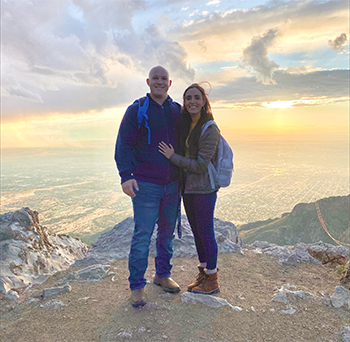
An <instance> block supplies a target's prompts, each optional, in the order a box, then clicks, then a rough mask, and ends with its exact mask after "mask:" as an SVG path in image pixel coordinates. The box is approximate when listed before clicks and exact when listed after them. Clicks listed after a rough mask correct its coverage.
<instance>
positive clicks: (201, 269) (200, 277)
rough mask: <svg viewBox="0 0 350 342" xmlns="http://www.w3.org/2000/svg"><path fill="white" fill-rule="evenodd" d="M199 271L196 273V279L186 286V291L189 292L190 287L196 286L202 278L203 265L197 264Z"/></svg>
mask: <svg viewBox="0 0 350 342" xmlns="http://www.w3.org/2000/svg"><path fill="white" fill-rule="evenodd" d="M198 271H199V273H198V274H197V277H196V280H195V281H194V282H193V283H191V284H190V285H188V286H187V291H188V292H191V291H192V289H193V288H194V287H196V286H198V285H199V284H200V283H201V282H202V281H203V279H204V267H202V266H198Z"/></svg>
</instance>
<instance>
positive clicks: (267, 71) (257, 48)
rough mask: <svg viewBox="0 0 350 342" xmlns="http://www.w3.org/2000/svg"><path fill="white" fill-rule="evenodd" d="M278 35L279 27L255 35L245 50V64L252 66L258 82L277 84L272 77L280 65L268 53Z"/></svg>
mask: <svg viewBox="0 0 350 342" xmlns="http://www.w3.org/2000/svg"><path fill="white" fill-rule="evenodd" d="M278 35H279V32H278V29H271V30H269V31H268V32H267V33H266V34H264V35H263V36H257V37H254V38H253V39H252V41H251V44H250V45H249V46H248V47H247V48H246V49H244V51H243V58H242V62H243V65H245V66H248V67H251V68H252V69H253V70H254V71H255V72H256V73H257V80H258V82H261V83H262V84H276V82H275V81H274V80H273V78H272V77H273V73H274V71H275V70H276V69H278V67H279V65H278V64H277V63H276V62H275V61H272V60H270V59H269V58H268V57H267V54H268V49H269V48H270V47H271V46H273V44H274V42H275V40H276V38H277V37H278Z"/></svg>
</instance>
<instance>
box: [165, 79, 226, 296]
mask: <svg viewBox="0 0 350 342" xmlns="http://www.w3.org/2000/svg"><path fill="white" fill-rule="evenodd" d="M208 120H214V118H213V114H212V112H211V107H210V103H209V100H208V97H207V95H206V94H205V91H204V89H203V88H202V87H201V86H200V85H198V84H196V83H195V84H192V85H190V86H189V87H188V88H187V89H186V90H185V92H184V95H183V109H182V113H181V116H180V130H179V154H177V153H175V151H174V148H173V146H171V145H167V144H166V143H164V142H163V141H162V142H161V143H160V144H159V152H160V153H162V154H163V155H164V156H165V157H167V158H168V159H169V160H170V162H171V163H172V164H174V165H177V166H179V167H180V168H181V170H182V197H183V202H184V207H185V210H186V214H187V218H188V221H189V223H190V225H191V229H192V232H193V235H194V239H195V244H196V248H197V253H198V258H199V263H200V264H199V265H198V269H199V274H198V275H197V278H196V280H195V281H194V282H193V283H192V284H190V285H189V286H188V291H190V292H194V293H203V294H214V293H218V292H220V289H219V283H218V276H217V266H216V265H217V254H218V247H217V243H216V240H215V234H214V207H215V202H216V197H217V190H218V188H219V187H218V186H216V187H215V188H214V189H212V187H211V185H210V180H209V175H208V169H207V166H208V164H209V162H210V161H214V160H215V158H216V155H217V146H218V142H219V138H220V133H219V130H218V128H217V127H216V125H210V126H209V127H208V128H207V129H206V130H205V131H204V132H203V134H202V126H203V125H204V124H205V123H206V122H207V121H208Z"/></svg>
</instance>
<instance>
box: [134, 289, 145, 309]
mask: <svg viewBox="0 0 350 342" xmlns="http://www.w3.org/2000/svg"><path fill="white" fill-rule="evenodd" d="M145 304H147V303H146V294H145V290H144V289H137V290H133V291H131V305H132V306H133V307H134V308H138V307H140V306H144V305H145Z"/></svg>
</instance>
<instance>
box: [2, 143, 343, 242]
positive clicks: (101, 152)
mask: <svg viewBox="0 0 350 342" xmlns="http://www.w3.org/2000/svg"><path fill="white" fill-rule="evenodd" d="M230 143H231V146H232V148H233V150H234V157H235V172H234V174H233V179H232V183H231V185H230V186H229V187H227V188H223V189H221V190H220V191H219V195H218V202H217V206H216V211H215V217H217V218H219V219H221V220H223V221H230V222H233V223H234V224H236V225H242V224H246V223H250V222H255V221H262V220H267V219H269V218H276V217H280V216H281V215H282V214H283V213H286V212H290V211H291V210H292V209H293V207H294V206H295V205H296V204H297V203H301V202H302V203H310V202H315V201H316V200H319V199H321V198H325V197H331V196H344V195H348V194H349V157H348V146H347V143H346V142H344V143H336V142H331V143H330V142H328V143H326V142H324V143H316V142H283V141H279V142H278V141H271V142H266V141H264V142H247V141H230ZM113 154H114V146H113V144H111V145H108V146H107V147H106V148H101V147H99V148H90V149H87V148H76V149H21V150H4V151H2V157H1V158H2V160H1V161H2V170H1V176H2V179H1V213H6V212H10V211H14V210H18V209H20V208H21V207H30V208H31V209H33V210H37V211H38V212H39V213H40V221H41V222H42V224H43V225H45V226H46V227H47V228H48V229H49V230H50V231H51V232H56V233H70V234H71V235H73V236H79V237H81V238H83V240H85V241H87V242H91V241H94V240H96V238H97V235H99V234H100V233H101V232H102V231H104V230H106V229H111V228H112V227H113V226H114V225H115V224H117V223H118V222H120V221H122V220H123V219H125V218H127V217H129V216H131V215H132V207H131V201H130V199H129V198H128V197H127V196H126V195H124V194H123V193H122V191H121V187H120V179H119V176H118V172H117V169H116V166H115V163H114V159H113ZM183 213H184V211H183ZM96 234H97V235H96Z"/></svg>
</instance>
